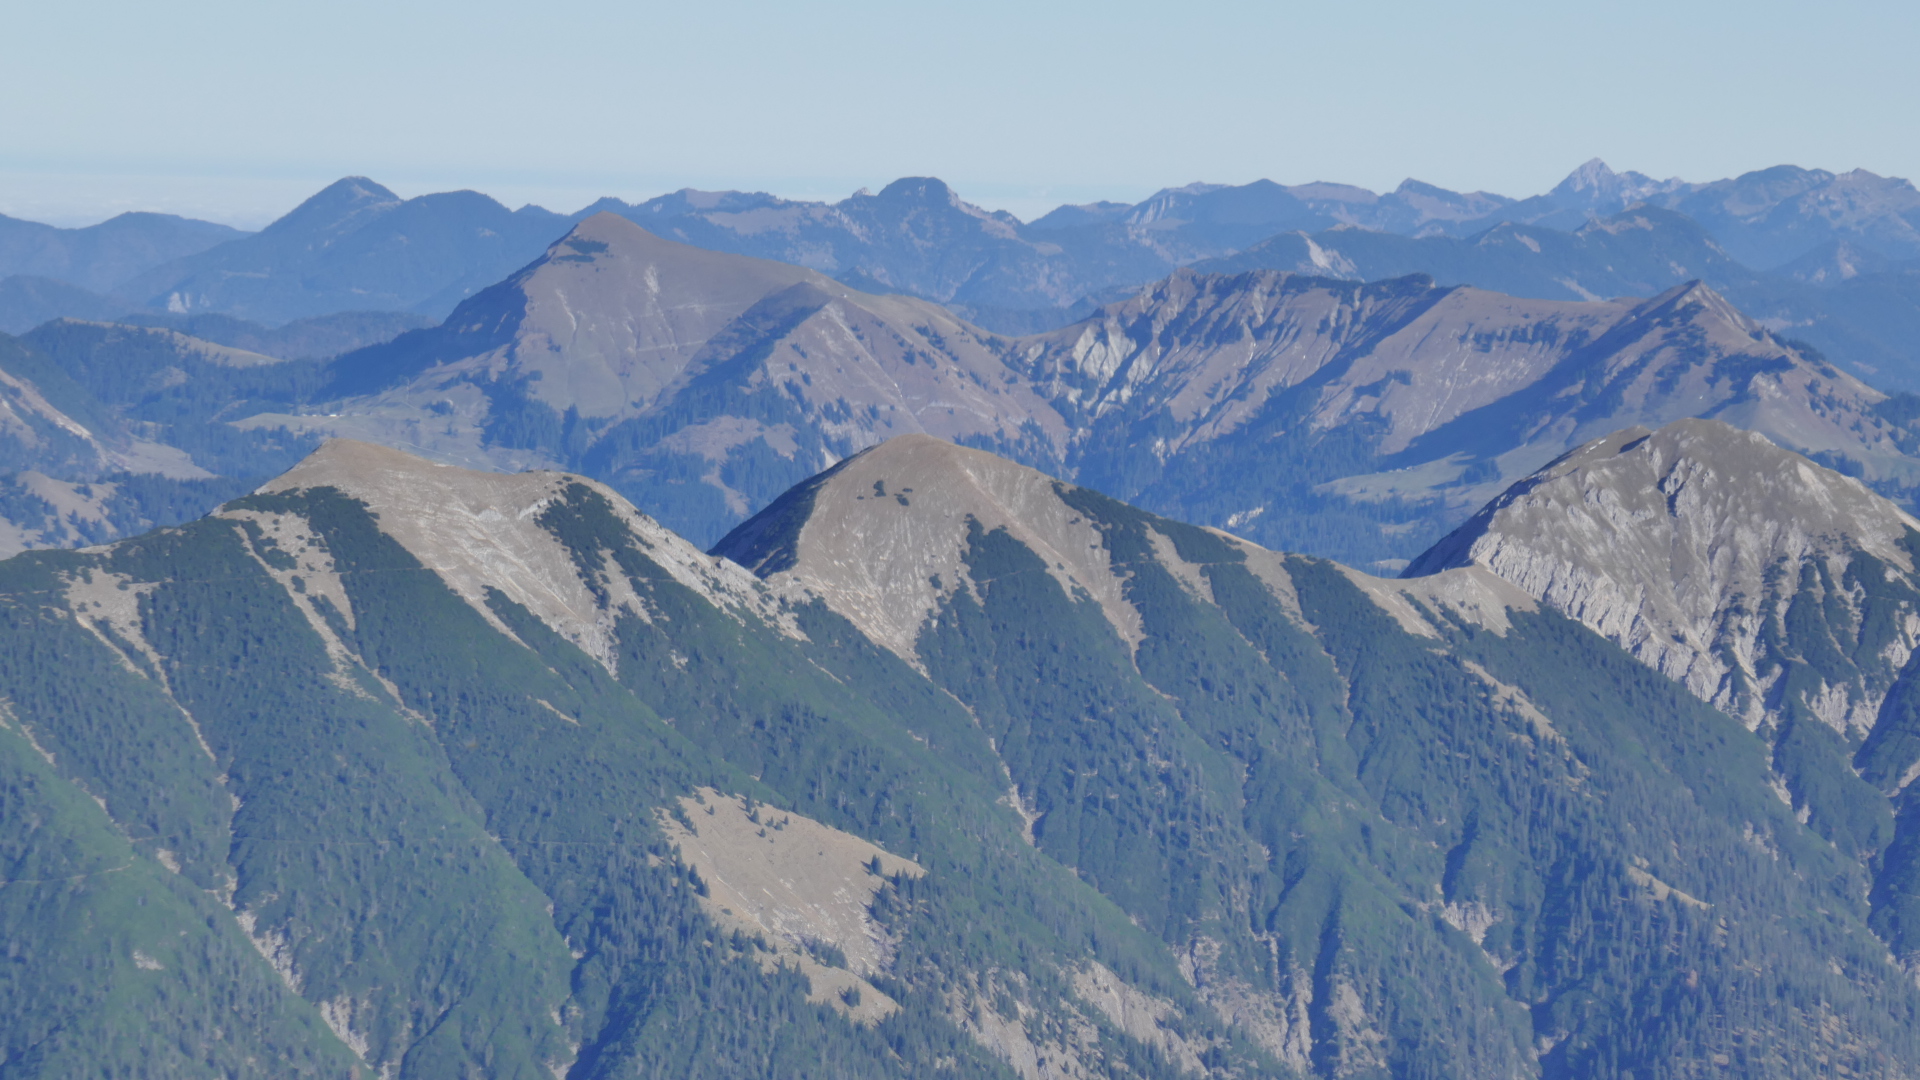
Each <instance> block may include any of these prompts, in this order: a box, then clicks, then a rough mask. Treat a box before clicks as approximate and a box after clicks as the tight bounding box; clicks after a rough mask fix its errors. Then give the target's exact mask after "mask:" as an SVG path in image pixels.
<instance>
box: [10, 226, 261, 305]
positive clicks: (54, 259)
mask: <svg viewBox="0 0 1920 1080" xmlns="http://www.w3.org/2000/svg"><path fill="white" fill-rule="evenodd" d="M245 235H247V234H246V233H244V232H242V231H241V230H239V229H234V228H230V227H228V226H226V225H216V224H214V223H213V222H211V221H195V220H193V219H192V218H183V217H176V216H174V215H173V214H151V213H128V214H121V215H119V216H118V217H113V218H109V219H107V220H106V221H103V222H100V223H99V224H98V225H88V226H86V227H85V228H80V229H61V228H56V227H54V226H52V225H42V224H40V223H38V222H34V221H21V220H19V219H18V218H10V217H6V216H5V215H0V278H6V277H12V276H14V275H16V274H18V275H25V276H28V277H44V278H53V279H54V280H56V281H64V282H66V283H67V284H69V285H76V286H79V287H80V288H83V289H87V290H89V291H92V292H96V293H107V292H112V291H114V290H115V289H117V288H118V287H120V286H121V285H123V284H125V283H126V282H127V281H129V280H130V279H132V278H134V277H136V276H138V275H139V274H141V273H142V272H144V271H147V270H150V269H152V268H153V267H156V266H159V265H161V264H162V263H166V262H171V261H173V260H174V259H179V258H184V257H186V256H189V255H193V254H196V253H198V252H202V251H205V250H207V249H208V248H211V247H214V246H215V245H217V244H222V243H225V242H227V241H229V240H234V239H238V238H240V237H243V236H245Z"/></svg>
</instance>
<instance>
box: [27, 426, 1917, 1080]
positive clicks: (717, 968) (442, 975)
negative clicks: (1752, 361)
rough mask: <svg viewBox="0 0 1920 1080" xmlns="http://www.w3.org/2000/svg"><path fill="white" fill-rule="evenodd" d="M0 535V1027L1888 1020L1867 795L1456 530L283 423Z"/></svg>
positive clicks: (1110, 1031)
mask: <svg viewBox="0 0 1920 1080" xmlns="http://www.w3.org/2000/svg"><path fill="white" fill-rule="evenodd" d="M1723 430H1724V434H1722V431H1723ZM1702 432H1703V433H1694V432H1692V431H1691V430H1690V429H1689V430H1685V431H1683V432H1682V433H1681V434H1679V435H1667V436H1665V437H1666V438H1668V439H1669V440H1672V439H1674V438H1679V439H1681V440H1682V441H1686V440H1689V439H1690V440H1692V442H1691V443H1689V445H1688V448H1687V452H1688V453H1691V454H1692V455H1693V456H1695V457H1699V456H1702V455H1706V456H1711V455H1712V454H1714V453H1718V452H1721V451H1719V450H1715V449H1714V448H1713V447H1711V446H1706V445H1704V444H1707V443H1713V444H1716V445H1718V444H1724V443H1726V442H1727V441H1728V440H1732V442H1733V443H1735V444H1737V443H1738V442H1739V441H1740V440H1744V439H1747V438H1748V436H1746V435H1744V434H1742V433H1739V432H1737V431H1733V430H1732V429H1722V428H1720V427H1716V426H1710V427H1708V428H1706V429H1702ZM1659 437H1661V436H1656V439H1657V438H1659ZM1608 445H1610V446H1611V445H1613V444H1608ZM1608 452H1609V451H1607V450H1606V449H1603V448H1589V449H1588V450H1587V451H1584V453H1585V456H1584V457H1582V458H1581V459H1580V461H1581V463H1582V467H1585V465H1586V463H1587V462H1598V461H1603V460H1611V458H1609V457H1608V456H1607V455H1608ZM1634 452H1635V451H1634V450H1633V449H1631V448H1627V447H1621V448H1620V449H1618V450H1617V451H1614V452H1613V456H1614V457H1618V456H1620V455H1621V454H1626V455H1631V454H1633V453H1634ZM1663 460H1664V459H1663ZM1559 467H1560V468H1564V463H1563V465H1562V466H1559ZM1798 467H1804V468H1806V469H1809V470H1816V471H1814V472H1812V473H1811V474H1810V478H1809V479H1806V480H1803V481H1802V485H1803V486H1802V487H1801V488H1798V489H1794V490H1795V493H1796V494H1795V496H1794V497H1796V498H1797V497H1803V496H1807V495H1808V493H1810V492H1816V491H1818V490H1835V491H1837V490H1841V489H1845V490H1847V491H1851V492H1854V494H1853V495H1852V496H1851V497H1852V498H1854V499H1855V500H1856V501H1857V500H1861V499H1866V500H1871V499H1873V498H1875V497H1874V496H1871V495H1869V494H1867V493H1865V492H1864V491H1862V490H1859V489H1858V486H1857V485H1853V486H1852V487H1848V485H1849V484H1850V483H1851V482H1850V481H1848V480H1846V479H1845V478H1842V477H1838V476H1837V475H1836V474H1831V473H1825V472H1821V471H1817V467H1815V466H1813V465H1811V464H1810V463H1804V462H1803V463H1802V464H1801V466H1798ZM1595 482H1596V483H1603V482H1604V481H1595ZM1823 485H1824V487H1823ZM1536 490H1539V488H1538V487H1537V488H1536ZM1799 505H1800V504H1799V503H1797V502H1795V501H1793V498H1789V497H1785V496H1783V497H1782V498H1780V499H1777V500H1776V502H1775V504H1774V506H1773V509H1774V511H1775V512H1777V513H1778V514H1779V515H1780V516H1781V517H1782V519H1783V520H1787V519H1788V517H1789V515H1790V514H1791V513H1792V512H1793V511H1794V510H1795V509H1796V508H1798V506H1799ZM1676 506H1677V507H1678V509H1677V510H1676V511H1675V513H1676V515H1678V516H1680V517H1682V518H1689V517H1691V515H1692V514H1693V513H1694V510H1695V507H1700V508H1701V509H1703V510H1708V511H1710V510H1711V509H1712V506H1709V505H1706V504H1703V503H1701V502H1699V501H1698V500H1692V499H1685V498H1683V499H1681V500H1680V501H1679V502H1678V503H1677V504H1676ZM1876 520H1878V519H1876ZM1817 525H1818V522H1817V521H1815V522H1810V523H1809V528H1813V527H1816V526H1817ZM1875 527H1876V528H1877V527H1878V526H1875ZM1576 535H1577V531H1576ZM1906 535H1907V537H1908V539H1907V540H1906V541H1904V542H1905V543H1908V544H1911V543H1912V542H1913V540H1914V539H1920V534H1914V533H1912V532H1909V533H1907V534H1906ZM1463 539H1464V538H1463ZM1874 542H1875V543H1879V542H1880V541H1878V540H1876V541H1874ZM0 578H4V584H0V613H4V617H0V678H3V679H4V680H5V684H6V686H7V687H8V694H7V698H6V703H5V709H4V726H3V727H0V768H4V769H6V770H7V773H8V782H7V783H6V784H5V785H0V797H4V798H5V799H6V800H7V803H6V805H7V812H6V813H5V814H0V852H4V853H5V859H6V861H5V863H4V865H5V868H6V869H5V877H6V884H5V886H4V887H0V922H3V923H4V925H5V926H6V935H5V937H6V940H7V941H8V942H9V949H10V963H9V964H8V965H6V967H5V968H4V969H0V999H4V1000H5V1002H6V1008H5V1010H4V1012H0V1015H5V1016H6V1017H8V1020H7V1021H6V1022H5V1024H4V1025H0V1054H3V1055H4V1057H0V1061H4V1062H5V1064H6V1066H7V1067H8V1069H9V1071H12V1072H16V1073H18V1074H20V1075H28V1076H53V1075H67V1074H71V1073H76V1072H81V1071H85V1072H89V1073H99V1072H102V1071H105V1072H111V1073H118V1072H122V1071H142V1072H147V1073H154V1074H163V1073H164V1074H178V1073H182V1072H197V1071H207V1070H211V1071H220V1072H225V1073H228V1074H232V1075H255V1074H265V1073H267V1072H272V1073H273V1074H274V1075H316V1076H335V1075H338V1076H347V1075H356V1074H360V1073H362V1072H379V1073H382V1074H387V1075H394V1076H399V1077H411V1076H428V1075H436V1076H437V1075H448V1074H464V1073H472V1072H476V1071H478V1072H483V1073H485V1074H487V1075H494V1076H529V1077H531V1076H536V1075H537V1076H549V1075H564V1076H572V1077H588V1076H611V1075H642V1076H680V1077H705V1076H728V1077H740V1076H776V1075H780V1076H786V1075H814V1074H821V1070H823V1069H824V1070H827V1071H830V1072H831V1073H832V1074H833V1075H839V1076H902V1075H909V1076H921V1075H924V1076H929V1077H931V1076H935V1075H940V1076H981V1077H1008V1076H1017V1077H1020V1078H1022V1080H1044V1078H1066V1077H1094V1076H1102V1077H1107V1076H1123V1075H1124V1076H1159V1077H1168V1078H1172V1077H1182V1076H1184V1077H1202V1076H1206V1077H1211V1076H1219V1077H1222V1078H1226V1077H1251V1076H1276V1077H1278V1076H1307V1075H1312V1076H1330V1077H1334V1076H1337V1077H1358V1076H1389V1075H1390V1076H1411V1075H1419V1076H1461V1077H1466V1076H1473V1077H1487V1076H1512V1077H1524V1076H1537V1075H1554V1076H1562V1075H1564V1076H1592V1075H1611V1074H1618V1073H1621V1072H1626V1071H1631V1072H1632V1073H1633V1074H1634V1075H1638V1076H1651V1077H1668V1076H1692V1075H1699V1074H1701V1073H1703V1072H1708V1071H1718V1070H1726V1071H1730V1072H1733V1073H1737V1074H1740V1075H1752V1076H1783V1077H1785V1076H1804V1075H1812V1074H1815V1073H1817V1072H1818V1071H1820V1070H1830V1071H1842V1072H1846V1073H1850V1074H1854V1075H1873V1076H1901V1075H1909V1074H1911V1073H1912V1072H1913V1071H1914V1069H1915V1068H1916V1067H1917V1066H1920V1043H1916V1041H1915V1037H1914V1034H1913V1029H1912V1026H1911V1025H1910V1023H1908V1022H1907V1021H1908V1017H1909V1016H1910V1015H1911V1013H1912V1010H1913V1009H1914V1007H1915V1006H1916V1004H1920V990H1916V989H1915V985H1914V983H1913V981H1912V978H1911V976H1909V975H1908V973H1907V971H1906V970H1903V969H1902V967H1901V966H1900V964H1901V960H1900V956H1901V955H1905V953H1904V952H1902V953H1900V954H1899V955H1890V948H1889V943H1890V942H1900V941H1903V940H1905V939H1902V938H1900V937H1898V936H1897V934H1895V933H1890V932H1889V931H1888V930H1887V926H1888V919H1889V913H1890V912H1894V913H1902V912H1904V911H1905V910H1906V908H1905V907H1903V906H1902V905H1905V904H1908V903H1909V901H1908V900H1907V899H1906V897H1908V895H1909V894H1910V892H1911V888H1912V887H1911V885H1910V884H1909V881H1908V877H1909V875H1910V874H1911V869H1910V867H1911V856H1910V855H1908V854H1905V852H1906V848H1903V847H1902V846H1901V845H1902V841H1900V840H1899V839H1897V838H1896V839H1889V837H1891V836H1893V831H1892V830H1888V831H1887V832H1886V833H1883V834H1880V835H1881V838H1882V840H1883V841H1886V843H1885V844H1884V846H1883V848H1882V850H1880V851H1865V850H1860V849H1857V848H1854V847H1851V846H1848V845H1846V844H1842V843H1838V842H1836V841H1835V840H1833V839H1830V838H1829V837H1830V836H1831V835H1832V833H1831V830H1823V827H1822V824H1821V820H1820V819H1819V818H1818V817H1812V818H1809V817H1808V815H1806V814H1805V813H1803V812H1800V811H1798V810H1797V809H1796V802H1795V800H1796V798H1797V797H1798V796H1796V795H1794V794H1792V793H1789V794H1787V795H1785V796H1782V795H1781V794H1780V792H1779V790H1778V789H1779V787H1780V786H1781V779H1780V776H1781V772H1782V770H1783V769H1785V770H1788V771H1789V775H1791V771H1790V770H1791V769H1792V768H1793V767H1794V765H1795V763H1796V762H1797V761H1798V760H1799V758H1796V757H1795V755H1796V754H1803V750H1802V748H1800V747H1799V745H1798V744H1795V745H1788V746H1781V745H1774V746H1772V747H1771V748H1770V746H1769V743H1768V741H1767V740H1766V739H1765V738H1762V737H1756V735H1755V734H1754V733H1752V732H1750V731H1749V730H1747V728H1746V727H1745V726H1743V724H1742V723H1741V722H1740V721H1738V720H1736V719H1735V718H1734V717H1732V716H1729V715H1727V714H1725V713H1723V712H1721V711H1719V710H1716V709H1714V708H1713V707H1711V706H1710V705H1709V704H1707V703H1706V702H1704V701H1701V700H1699V699H1698V698H1697V697H1696V696H1695V695H1694V694H1692V693H1689V692H1688V687H1687V686H1686V685H1683V684H1681V683H1679V682H1675V681H1673V680H1671V679H1669V678H1667V677H1666V676H1664V675H1662V674H1660V673H1658V672H1657V671H1655V670H1654V669H1653V668H1651V667H1649V666H1647V665H1646V664H1644V663H1642V662H1641V661H1639V660H1636V659H1634V658H1632V657H1631V656H1629V655H1628V654H1626V653H1625V652H1622V651H1621V650H1620V649H1619V648H1618V647H1617V646H1616V645H1614V644H1613V643H1611V642H1609V641H1607V640H1606V639H1605V638H1603V637H1602V636H1601V635H1600V634H1598V633H1595V632H1593V631H1591V630H1589V629H1587V628H1586V627H1583V626H1581V625H1579V623H1578V622H1576V621H1574V620H1572V619H1569V618H1567V617H1565V616H1563V615H1561V614H1559V613H1558V612H1557V611H1556V609H1555V606H1554V605H1553V604H1552V603H1550V602H1541V601H1539V600H1536V599H1535V598H1534V597H1533V596H1532V595H1530V594H1529V593H1528V591H1526V590H1525V589H1524V588H1522V587H1521V586H1519V585H1517V584H1515V583H1512V582H1509V581H1506V580H1503V579H1502V578H1501V577H1499V576H1498V575H1497V574H1495V573H1494V572H1492V571H1491V570H1489V569H1488V568H1487V567H1485V566H1482V565H1477V564H1476V565H1464V566H1458V567H1453V568H1448V569H1442V570H1438V571H1437V572H1435V573H1432V574H1429V575H1426V576H1421V577H1415V578H1408V579H1404V580H1399V581H1395V580H1391V579H1383V578H1377V577H1371V576H1368V575H1366V574H1362V573H1359V572H1356V571H1352V570H1349V569H1346V568H1344V567H1341V566H1339V565H1337V564H1333V563H1329V562H1325V561H1322V560H1318V559H1313V558H1308V557H1302V556H1297V555H1287V554H1283V553H1280V552H1275V551H1271V550H1268V549H1265V548H1261V547H1258V546H1256V545H1253V544H1251V543H1248V542H1247V541H1244V540H1240V539H1237V538H1235V537H1232V536H1229V535H1226V534H1223V533H1220V532H1217V531H1213V530H1207V529H1202V528H1197V527H1194V526H1190V525H1185V524H1181V523H1179V522H1176V521H1173V520H1170V519H1167V518H1162V517H1158V516H1156V515H1153V514H1150V513H1147V512H1144V511H1141V510H1139V509H1136V508H1134V507H1131V506H1129V505H1127V504H1125V503H1122V502H1118V501H1115V500H1113V499H1111V498H1108V497H1106V496H1103V495H1100V494H1098V493H1096V492H1094V491H1091V490H1089V489H1086V488H1080V487H1075V486H1073V485H1070V484H1066V483H1063V482H1061V481H1058V480H1055V479H1053V478H1050V477H1048V476H1046V475H1044V474H1042V473H1039V472H1036V471H1034V470H1031V469H1028V468H1026V467H1024V466H1020V465H1018V464H1016V463H1013V462H1010V461H1007V460H1005V459H1003V458H1000V457H996V456H994V455H992V454H988V453H985V452H983V451H978V450H972V449H967V448H963V447H957V446H954V445H953V444H951V443H949V442H946V441H943V440H939V439H935V438H933V437H930V436H925V435H905V436H902V437H898V438H894V439H892V440H889V441H887V442H885V443H882V444H880V445H879V446H877V447H874V448H872V449H869V450H867V451H865V452H864V453H861V454H858V455H856V456H853V457H851V458H848V459H847V460H845V461H842V462H840V463H839V464H837V465H836V466H834V467H833V468H831V469H829V470H827V471H826V472H824V473H822V474H820V475H818V476H816V477H813V478H811V479H810V480H808V481H806V482H804V483H802V484H801V485H799V486H797V487H795V488H794V489H793V490H791V491H790V492H788V493H787V494H785V495H784V496H782V497H781V498H779V499H777V500H775V501H774V502H773V503H772V505H770V506H769V507H768V508H767V509H766V510H764V511H763V512H761V513H760V514H757V515H755V516H754V517H753V518H752V519H751V520H749V521H748V522H746V523H744V524H743V525H742V526H741V527H740V528H738V529H736V530H735V531H734V532H733V533H732V534H731V535H730V536H728V537H727V538H726V539H725V540H723V541H722V542H721V544H720V545H719V546H718V547H717V548H716V549H715V551H714V552H713V553H712V554H703V553H702V552H701V551H700V550H699V549H698V548H696V547H694V546H692V545H690V544H688V543H686V542H685V541H684V540H681V539H680V538H679V537H677V536H675V535H673V534H672V533H671V532H670V531H668V530H666V529H664V528H662V527H660V526H659V525H658V524H657V523H655V522H654V521H653V520H651V519H650V518H648V517H647V516H646V515H644V514H642V513H639V512H638V511H637V510H635V508H633V507H632V506H630V505H628V504H627V503H626V502H625V501H624V500H622V499H621V498H620V497H619V496H618V494H617V493H615V492H614V491H612V490H611V489H609V488H607V487H605V486H603V485H599V484H596V483H595V482H593V481H591V480H587V479H585V478H581V477H575V476H569V475H566V474H562V473H553V472H537V471H536V472H528V473H521V474H517V475H503V474H499V473H479V472H469V471H466V470H462V469H459V468H455V467H448V466H444V465H436V464H434V463H432V462H428V461H425V460H422V459H419V458H414V457H411V456H409V455H407V454H404V453H400V452H398V451H394V450H391V449H387V448H383V447H377V446H373V445H370V444H366V443H357V442H353V441H349V440H336V441H333V442H330V443H327V444H326V445H325V446H323V447H321V448H320V449H319V450H318V451H316V452H315V453H314V454H312V455H311V456H309V457H308V458H306V459H305V460H303V461H302V462H300V463H299V464H298V465H297V466H295V467H294V468H293V469H292V470H291V471H289V472H288V473H286V474H285V475H283V476H282V477H280V478H278V479H276V480H274V481H272V482H271V483H268V484H266V485H264V486H263V487H261V488H260V489H259V490H258V491H257V492H255V493H254V494H251V495H248V496H245V497H242V498H240V499H237V500H234V501H232V502H229V503H227V504H226V505H225V506H223V507H222V508H220V509H219V510H218V511H217V512H216V513H215V514H213V515H211V516H209V517H207V518H204V519H202V520H199V521H197V522H193V523H190V524H186V525H183V526H180V527H177V528H170V529H162V530H159V531H155V532H153V533H150V534H147V535H145V536H141V537H137V538H132V539H128V540H123V541H120V542H118V543H115V544H112V545H108V546H104V547H97V548H92V549H89V550H87V551H84V552H70V551H42V552H31V553H27V554H24V555H20V556H17V557H15V558H13V559H10V560H7V561H5V562H0ZM51 657H58V658H59V662H58V663H51V662H48V661H49V658H51ZM1889 700H1891V698H1890V699H1889ZM1900 715H1904V714H1900ZM1875 730H1877V726H1876V728H1875ZM1871 737H1872V736H1869V738H1871ZM1807 745H1808V747H1809V748H1808V749H1806V750H1805V752H1804V754H1803V756H1805V757H1807V760H1809V761H1812V762H1813V763H1814V764H1815V765H1817V764H1819V763H1820V759H1818V757H1817V754H1818V753H1819V752H1820V751H1821V748H1820V747H1819V746H1818V745H1817V744H1807ZM1904 752H1905V751H1903V753H1904ZM1783 763H1784V764H1783ZM1908 846H1909V847H1910V846H1911V845H1910V844H1909V845H1908ZM1901 948H1902V949H1904V948H1905V946H1901ZM161 1031H164V1032H165V1033H166V1034H167V1037H166V1038H164V1039H158V1038H154V1037H153V1033H155V1032H161ZM268 1063H270V1064H268Z"/></svg>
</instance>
